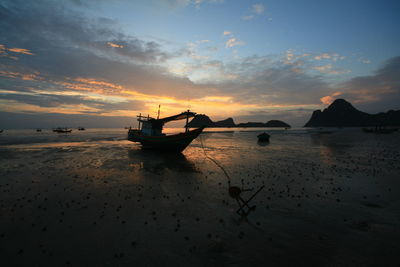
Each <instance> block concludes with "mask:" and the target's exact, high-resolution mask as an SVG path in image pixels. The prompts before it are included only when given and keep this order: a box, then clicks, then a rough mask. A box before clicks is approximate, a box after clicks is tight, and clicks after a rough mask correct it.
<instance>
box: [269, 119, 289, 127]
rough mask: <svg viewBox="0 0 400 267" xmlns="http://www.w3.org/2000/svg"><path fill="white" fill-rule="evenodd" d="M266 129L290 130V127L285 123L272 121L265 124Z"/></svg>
mask: <svg viewBox="0 0 400 267" xmlns="http://www.w3.org/2000/svg"><path fill="white" fill-rule="evenodd" d="M265 127H284V128H290V125H289V124H287V123H286V122H283V121H278V120H270V121H268V122H267V123H266V124H265Z"/></svg>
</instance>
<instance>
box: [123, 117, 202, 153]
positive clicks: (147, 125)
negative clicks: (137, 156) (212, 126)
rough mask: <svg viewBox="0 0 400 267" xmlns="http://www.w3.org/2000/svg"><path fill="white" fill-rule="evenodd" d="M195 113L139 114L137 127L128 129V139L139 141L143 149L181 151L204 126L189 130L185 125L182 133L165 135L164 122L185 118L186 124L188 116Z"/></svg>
mask: <svg viewBox="0 0 400 267" xmlns="http://www.w3.org/2000/svg"><path fill="white" fill-rule="evenodd" d="M195 115H196V113H194V112H190V111H189V110H188V111H186V112H182V113H181V114H178V115H174V116H170V117H166V118H162V119H158V118H157V119H154V118H151V117H149V116H147V117H143V116H141V115H140V114H139V116H138V121H139V127H138V129H129V131H128V140H129V141H132V142H139V143H141V145H142V148H144V149H154V150H159V151H170V152H181V151H183V150H184V149H185V148H186V147H187V146H188V145H189V144H190V143H191V142H192V141H193V139H195V138H196V137H197V136H199V134H201V132H202V131H203V129H204V126H202V127H200V128H197V129H194V130H189V128H188V127H185V129H186V130H185V132H184V133H179V134H172V135H166V134H164V133H162V130H163V126H164V124H165V123H167V122H170V121H175V120H183V119H186V125H187V124H188V121H189V118H191V117H194V116H195Z"/></svg>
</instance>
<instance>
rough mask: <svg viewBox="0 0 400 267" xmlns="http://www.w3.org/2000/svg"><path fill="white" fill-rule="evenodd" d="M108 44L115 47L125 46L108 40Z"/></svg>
mask: <svg viewBox="0 0 400 267" xmlns="http://www.w3.org/2000/svg"><path fill="white" fill-rule="evenodd" d="M107 45H108V46H111V47H115V48H123V47H124V46H123V45H119V44H115V43H111V42H107Z"/></svg>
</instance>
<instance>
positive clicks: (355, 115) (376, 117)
mask: <svg viewBox="0 0 400 267" xmlns="http://www.w3.org/2000/svg"><path fill="white" fill-rule="evenodd" d="M365 126H400V110H397V111H395V110H389V111H388V112H381V113H378V114H368V113H366V112H362V111H359V110H357V109H356V108H355V107H353V105H352V104H350V103H349V102H347V101H346V100H344V99H336V100H335V101H333V103H332V104H331V105H330V106H329V107H327V108H326V109H324V110H323V111H321V110H315V111H314V112H313V114H312V116H311V118H310V120H309V121H308V122H307V123H306V124H305V125H304V127H365Z"/></svg>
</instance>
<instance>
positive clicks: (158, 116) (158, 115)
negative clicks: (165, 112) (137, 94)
mask: <svg viewBox="0 0 400 267" xmlns="http://www.w3.org/2000/svg"><path fill="white" fill-rule="evenodd" d="M160 107H161V105H158V114H157V120H158V119H159V118H160Z"/></svg>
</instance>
